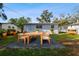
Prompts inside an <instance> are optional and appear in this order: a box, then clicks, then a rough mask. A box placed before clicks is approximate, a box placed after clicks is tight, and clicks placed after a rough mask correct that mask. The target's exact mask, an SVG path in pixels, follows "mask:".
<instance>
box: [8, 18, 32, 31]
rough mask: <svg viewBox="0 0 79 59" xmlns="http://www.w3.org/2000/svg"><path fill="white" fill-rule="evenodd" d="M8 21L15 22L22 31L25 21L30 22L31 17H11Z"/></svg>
mask: <svg viewBox="0 0 79 59" xmlns="http://www.w3.org/2000/svg"><path fill="white" fill-rule="evenodd" d="M9 22H10V23H13V24H15V25H16V26H18V27H19V28H21V32H23V27H24V25H25V24H26V23H29V22H31V18H30V17H27V18H24V17H20V18H11V19H10V20H9Z"/></svg>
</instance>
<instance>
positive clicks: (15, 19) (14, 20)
mask: <svg viewBox="0 0 79 59" xmlns="http://www.w3.org/2000/svg"><path fill="white" fill-rule="evenodd" d="M9 23H13V24H16V23H17V18H11V19H9Z"/></svg>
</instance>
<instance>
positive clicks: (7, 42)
mask: <svg viewBox="0 0 79 59" xmlns="http://www.w3.org/2000/svg"><path fill="white" fill-rule="evenodd" d="M15 41H17V39H16V38H15V37H13V36H7V38H5V39H3V40H2V41H1V42H0V46H7V45H8V44H9V43H11V42H15Z"/></svg>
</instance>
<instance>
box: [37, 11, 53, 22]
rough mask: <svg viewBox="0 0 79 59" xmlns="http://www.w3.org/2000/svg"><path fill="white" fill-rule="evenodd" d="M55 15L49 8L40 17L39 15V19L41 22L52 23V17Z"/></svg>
mask: <svg viewBox="0 0 79 59" xmlns="http://www.w3.org/2000/svg"><path fill="white" fill-rule="evenodd" d="M52 17H53V15H52V12H48V10H44V11H43V13H42V14H41V15H40V17H37V20H38V21H39V22H40V23H50V22H51V18H52Z"/></svg>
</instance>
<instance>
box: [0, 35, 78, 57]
mask: <svg viewBox="0 0 79 59" xmlns="http://www.w3.org/2000/svg"><path fill="white" fill-rule="evenodd" d="M51 38H53V39H54V40H55V41H59V40H61V39H70V40H72V39H73V40H78V39H79V35H69V34H58V35H57V34H52V35H51ZM16 40H17V38H15V37H13V36H8V37H7V38H6V39H4V40H3V41H1V42H0V46H7V45H8V44H9V43H11V42H16ZM71 51H72V50H71V49H69V48H67V49H66V48H58V49H57V48H54V47H53V48H52V47H51V48H50V49H49V48H40V49H36V48H35V49H28V48H27V49H20V48H19V49H11V48H6V49H5V48H2V49H0V55H4V56H11V55H12V56H13V55H15V56H26V55H27V56H45V55H46V56H55V55H56V56H63V55H66V56H67V55H68V54H69V53H70V52H71Z"/></svg>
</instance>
